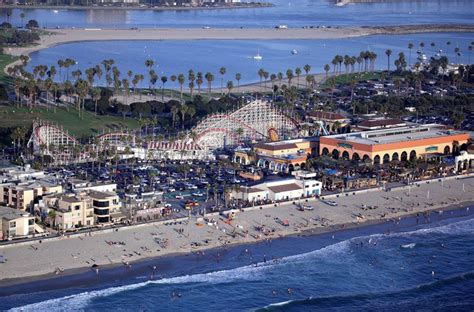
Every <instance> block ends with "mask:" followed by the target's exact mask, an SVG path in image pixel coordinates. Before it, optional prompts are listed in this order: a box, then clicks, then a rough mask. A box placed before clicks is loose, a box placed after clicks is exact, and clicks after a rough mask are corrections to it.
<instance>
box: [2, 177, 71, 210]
mask: <svg viewBox="0 0 474 312" xmlns="http://www.w3.org/2000/svg"><path fill="white" fill-rule="evenodd" d="M62 192H63V188H62V186H61V185H57V184H55V183H51V182H49V181H43V180H37V181H30V182H23V183H19V184H15V183H4V184H1V185H0V201H1V203H2V204H3V205H5V206H8V207H11V208H15V209H19V210H22V211H30V210H31V209H32V208H33V205H34V204H35V203H38V202H39V200H41V199H42V197H43V196H46V195H51V194H59V193H62Z"/></svg>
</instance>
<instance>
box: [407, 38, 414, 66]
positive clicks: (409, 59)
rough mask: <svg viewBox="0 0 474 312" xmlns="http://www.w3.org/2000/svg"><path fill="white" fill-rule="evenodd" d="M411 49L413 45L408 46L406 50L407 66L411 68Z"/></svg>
mask: <svg viewBox="0 0 474 312" xmlns="http://www.w3.org/2000/svg"><path fill="white" fill-rule="evenodd" d="M412 49H413V43H409V44H408V50H409V55H408V66H409V67H411V50H412Z"/></svg>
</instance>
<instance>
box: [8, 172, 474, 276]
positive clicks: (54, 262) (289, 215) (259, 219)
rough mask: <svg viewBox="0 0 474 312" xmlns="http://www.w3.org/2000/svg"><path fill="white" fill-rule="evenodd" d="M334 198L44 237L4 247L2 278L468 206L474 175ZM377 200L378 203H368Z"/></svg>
mask: <svg viewBox="0 0 474 312" xmlns="http://www.w3.org/2000/svg"><path fill="white" fill-rule="evenodd" d="M333 199H334V200H335V201H336V202H337V203H338V206H336V207H332V206H329V205H327V204H324V203H322V202H321V201H318V200H311V201H310V202H309V203H310V204H311V205H312V206H313V207H314V211H304V212H301V211H299V210H297V209H296V206H295V205H293V204H281V205H278V206H277V207H271V208H266V209H258V208H257V209H255V210H252V211H245V212H241V213H237V218H236V219H235V220H234V221H232V222H231V223H230V224H227V223H225V222H224V220H223V219H222V217H220V216H213V217H211V218H214V219H215V220H216V221H217V222H216V224H206V223H204V222H203V221H201V220H198V219H196V217H194V216H193V217H191V219H190V221H189V222H188V223H187V224H184V223H182V224H176V225H163V224H160V225H158V224H156V223H155V224H146V225H141V226H136V227H135V226H134V227H127V228H120V229H118V231H113V232H108V233H93V234H92V236H89V235H85V234H81V235H80V236H71V237H69V238H62V239H54V240H43V242H42V243H39V242H31V243H25V244H16V245H7V246H2V247H0V255H2V256H4V257H5V258H6V259H7V262H5V263H1V264H0V276H1V280H0V285H2V284H9V283H10V282H11V279H19V280H18V281H20V282H21V279H22V278H26V277H34V276H41V275H45V274H51V273H53V272H55V271H57V270H58V269H60V270H61V271H62V270H71V269H79V268H90V267H91V266H92V265H94V264H97V265H99V266H110V265H115V264H118V265H125V264H126V263H130V264H132V263H133V262H135V261H138V260H142V259H146V258H152V257H158V256H164V255H170V254H178V253H179V254H186V253H190V252H196V251H198V250H205V249H210V248H217V247H222V246H230V245H234V244H245V243H253V242H257V241H261V240H266V239H274V238H278V237H282V236H287V235H297V234H302V233H324V232H331V231H335V230H338V229H341V228H344V227H357V226H364V225H367V224H370V223H374V222H383V221H384V220H396V219H397V218H399V217H402V216H406V215H411V214H416V213H422V212H426V211H431V210H436V211H440V210H442V209H448V207H450V209H453V208H456V207H458V208H459V207H462V206H468V205H472V204H473V203H474V177H468V178H462V179H457V180H454V179H453V180H446V181H444V182H443V183H442V182H439V181H438V180H436V181H431V182H430V183H426V182H421V183H420V185H419V186H411V187H410V189H407V188H405V189H397V190H392V191H389V192H385V191H370V192H366V193H362V194H357V195H350V196H345V195H340V197H339V198H333ZM364 205H365V206H364ZM370 206H372V207H375V206H376V207H377V208H375V209H368V210H367V209H366V210H364V209H363V207H370ZM359 214H360V216H359V218H358V217H357V215H359ZM360 217H363V218H360ZM279 220H288V222H289V224H290V226H288V227H285V226H283V225H281V224H280V223H279ZM343 225H344V226H343ZM262 226H264V228H265V229H267V230H268V231H269V234H268V235H265V234H264V233H262V232H261V231H258V230H257V228H258V227H262ZM157 239H158V240H161V241H164V240H167V247H166V248H163V247H162V246H160V245H159V244H158V243H157ZM107 242H109V243H107ZM110 242H115V243H116V244H113V243H110ZM119 243H121V244H119ZM66 272H67V271H66ZM60 274H61V273H60Z"/></svg>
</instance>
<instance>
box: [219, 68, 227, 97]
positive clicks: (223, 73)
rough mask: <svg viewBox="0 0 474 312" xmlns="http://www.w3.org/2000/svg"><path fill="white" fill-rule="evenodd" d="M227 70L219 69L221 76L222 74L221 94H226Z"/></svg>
mask: <svg viewBox="0 0 474 312" xmlns="http://www.w3.org/2000/svg"><path fill="white" fill-rule="evenodd" d="M226 71H227V70H226V68H225V67H221V68H220V69H219V74H221V94H224V75H225V73H226Z"/></svg>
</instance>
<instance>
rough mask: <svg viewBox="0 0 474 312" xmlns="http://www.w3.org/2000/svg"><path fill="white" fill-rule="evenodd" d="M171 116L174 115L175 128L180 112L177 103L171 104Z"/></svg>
mask: <svg viewBox="0 0 474 312" xmlns="http://www.w3.org/2000/svg"><path fill="white" fill-rule="evenodd" d="M170 111H171V116H172V121H173V129H174V128H175V123H176V116H177V115H178V112H179V107H178V106H176V105H173V106H171V109H170Z"/></svg>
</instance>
